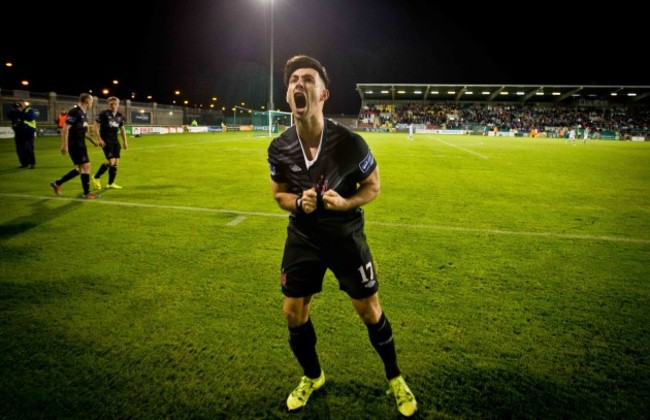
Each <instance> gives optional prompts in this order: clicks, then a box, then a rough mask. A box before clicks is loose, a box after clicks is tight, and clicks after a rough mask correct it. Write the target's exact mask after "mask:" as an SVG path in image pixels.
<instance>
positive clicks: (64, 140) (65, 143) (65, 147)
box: [61, 124, 70, 155]
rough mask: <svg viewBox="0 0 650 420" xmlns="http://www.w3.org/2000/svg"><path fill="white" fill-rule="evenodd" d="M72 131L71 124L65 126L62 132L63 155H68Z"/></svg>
mask: <svg viewBox="0 0 650 420" xmlns="http://www.w3.org/2000/svg"><path fill="white" fill-rule="evenodd" d="M69 131H70V125H69V124H63V129H62V130H61V154H62V155H65V154H67V153H68V133H69Z"/></svg>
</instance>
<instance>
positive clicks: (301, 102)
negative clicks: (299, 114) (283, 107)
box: [293, 92, 307, 109]
mask: <svg viewBox="0 0 650 420" xmlns="http://www.w3.org/2000/svg"><path fill="white" fill-rule="evenodd" d="M293 102H294V103H295V104H296V108H298V109H302V108H304V107H306V106H307V98H306V97H305V94H304V93H302V92H296V93H294V94H293Z"/></svg>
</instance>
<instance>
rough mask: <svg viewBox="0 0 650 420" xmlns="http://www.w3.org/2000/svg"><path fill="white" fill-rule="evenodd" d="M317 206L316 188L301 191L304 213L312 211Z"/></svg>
mask: <svg viewBox="0 0 650 420" xmlns="http://www.w3.org/2000/svg"><path fill="white" fill-rule="evenodd" d="M317 207H318V193H317V192H316V188H310V189H308V190H305V191H303V192H302V210H303V211H304V212H305V213H306V214H310V213H313V212H314V211H315V210H316V208H317Z"/></svg>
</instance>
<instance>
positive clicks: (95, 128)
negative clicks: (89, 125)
mask: <svg viewBox="0 0 650 420" xmlns="http://www.w3.org/2000/svg"><path fill="white" fill-rule="evenodd" d="M99 125H100V124H99V121H96V120H95V122H94V124H93V133H94V134H95V138H96V139H97V144H96V145H95V146H102V147H104V145H105V144H106V143H104V140H102V136H100V135H99Z"/></svg>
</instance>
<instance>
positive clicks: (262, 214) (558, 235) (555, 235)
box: [0, 194, 650, 244]
mask: <svg viewBox="0 0 650 420" xmlns="http://www.w3.org/2000/svg"><path fill="white" fill-rule="evenodd" d="M0 197H14V198H26V199H38V200H57V201H81V202H85V203H88V204H92V205H95V204H97V205H110V206H122V207H141V208H155V209H163V210H164V209H169V210H181V211H198V212H205V213H220V214H235V215H239V217H237V218H235V219H233V220H232V221H230V222H228V225H230V226H233V225H238V224H240V223H241V222H242V221H244V220H245V219H246V216H258V217H279V218H283V219H286V218H288V217H289V216H288V214H287V213H266V212H256V211H240V210H228V209H213V208H207V207H190V206H175V205H168V204H146V203H129V202H126V201H108V200H102V199H98V200H91V201H88V200H86V199H85V198H63V197H51V196H34V195H26V194H0ZM366 224H367V225H377V226H386V227H394V228H399V229H415V230H439V231H454V232H467V233H483V234H489V235H514V236H527V237H542V238H559V239H578V240H585V241H605V242H628V243H637V244H650V239H641V238H624V237H619V236H607V235H579V234H572V233H555V232H528V231H513V230H503V229H480V228H467V227H456V226H441V225H424V224H410V223H388V222H375V221H368V220H367V221H366Z"/></svg>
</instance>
